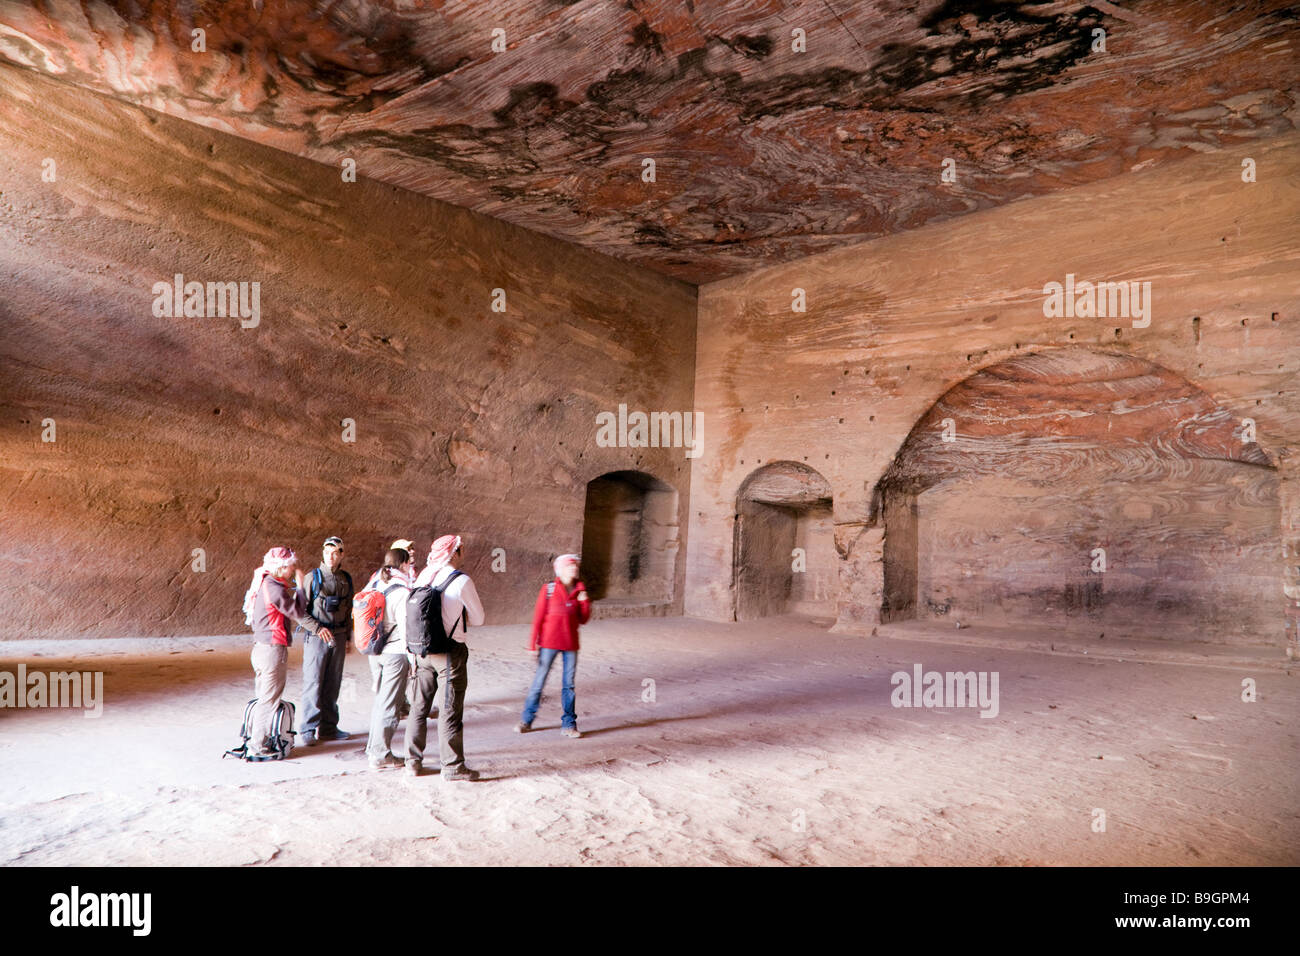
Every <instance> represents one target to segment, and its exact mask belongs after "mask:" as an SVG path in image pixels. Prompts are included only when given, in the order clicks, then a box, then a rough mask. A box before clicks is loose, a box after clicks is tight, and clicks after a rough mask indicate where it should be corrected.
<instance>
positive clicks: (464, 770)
mask: <svg viewBox="0 0 1300 956" xmlns="http://www.w3.org/2000/svg"><path fill="white" fill-rule="evenodd" d="M442 779H443V780H451V781H457V780H477V779H478V771H477V770H470V769H469V767H456V768H455V769H453V770H447V769H445V768H444V769H443V771H442Z"/></svg>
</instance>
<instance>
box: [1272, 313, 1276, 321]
mask: <svg viewBox="0 0 1300 956" xmlns="http://www.w3.org/2000/svg"><path fill="white" fill-rule="evenodd" d="M1273 321H1274V322H1276V321H1277V313H1276V312H1274V313H1273Z"/></svg>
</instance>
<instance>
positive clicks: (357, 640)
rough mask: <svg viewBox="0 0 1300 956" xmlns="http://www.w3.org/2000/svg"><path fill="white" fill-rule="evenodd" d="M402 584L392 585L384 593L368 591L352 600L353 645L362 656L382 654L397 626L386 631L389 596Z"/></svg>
mask: <svg viewBox="0 0 1300 956" xmlns="http://www.w3.org/2000/svg"><path fill="white" fill-rule="evenodd" d="M401 586H402V585H401V583H400V582H399V583H397V584H391V585H389V586H388V587H387V588H386V589H385V590H383V591H375V590H370V589H367V590H365V591H362V592H361V593H360V594H358V595H357V596H356V597H354V598H353V599H352V645H353V646H354V647H355V648H356V649H357V650H359V651H360V652H361V653H362V654H370V655H375V654H380V653H382V652H383V650H384V645H385V644H387V643H388V638H389V637H390V636H392V633H393V631H395V630H397V625H395V624H394V625H393V627H392V628H391V629H390V630H387V631H386V630H384V611H385V610H386V609H387V607H388V594H389V592H390V591H392V590H393V589H394V588H400V587H401Z"/></svg>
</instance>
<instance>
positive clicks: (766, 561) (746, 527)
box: [734, 461, 839, 621]
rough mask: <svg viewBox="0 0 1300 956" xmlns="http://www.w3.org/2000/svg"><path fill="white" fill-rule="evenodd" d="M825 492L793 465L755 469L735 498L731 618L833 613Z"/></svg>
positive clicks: (813, 475)
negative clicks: (733, 590)
mask: <svg viewBox="0 0 1300 956" xmlns="http://www.w3.org/2000/svg"><path fill="white" fill-rule="evenodd" d="M831 500H832V498H831V486H830V483H829V482H828V481H827V480H826V479H825V478H824V477H822V475H821V474H820V473H818V472H817V471H815V470H814V469H812V468H809V467H808V466H807V465H802V464H799V463H798V462H794V461H776V462H771V463H769V464H766V465H764V466H763V467H761V468H759V469H757V470H756V471H754V472H753V473H752V474H750V476H749V477H748V478H746V479H745V481H744V483H743V484H742V485H741V486H740V491H739V493H738V494H737V495H736V531H735V535H736V541H735V552H734V553H735V589H736V620H738V621H751V620H754V619H756V618H760V617H772V616H774V615H778V614H801V615H805V616H808V617H814V618H833V617H834V615H835V582H836V573H837V571H836V569H837V567H838V564H839V562H838V559H837V557H836V554H835V540H834V526H833V523H832V518H831Z"/></svg>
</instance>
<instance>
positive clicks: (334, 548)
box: [298, 536, 353, 747]
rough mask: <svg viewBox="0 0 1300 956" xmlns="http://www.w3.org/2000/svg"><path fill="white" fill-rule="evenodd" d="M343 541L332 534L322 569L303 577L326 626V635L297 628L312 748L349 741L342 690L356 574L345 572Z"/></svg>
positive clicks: (316, 615)
mask: <svg viewBox="0 0 1300 956" xmlns="http://www.w3.org/2000/svg"><path fill="white" fill-rule="evenodd" d="M342 565H343V539H342V538H339V537H336V536H335V537H329V538H326V539H325V546H324V548H323V549H322V550H321V563H320V567H319V568H316V569H315V570H314V571H312V572H311V576H310V577H308V578H305V579H304V578H303V576H302V572H299V573H298V587H299V588H302V589H304V593H305V595H306V598H307V601H308V604H307V612H308V613H309V614H310V615H311V616H312V619H313V620H314V621H315V622H316V623H318V624H321V625H323V626H324V628H325V629H326V630H325V631H324V633H328V634H329V635H330V637H329V639H324V638H322V637H320V636H318V635H317V634H315V633H309V632H307V631H305V630H303V629H302V628H301V627H299V631H298V633H299V639H300V640H301V641H302V709H303V721H302V731H301V734H302V742H303V744H304V745H305V746H307V747H314V746H316V744H317V743H319V742H320V741H322V740H347V739H348V738H349V737H351V736H352V735H351V734H349V733H347V732H346V731H343V730H340V729H339V689H340V688H341V687H342V686H343V660H344V655H345V654H346V653H347V649H348V636H349V633H350V632H351V630H352V593H353V587H352V576H351V575H350V574H348V572H346V571H344V570H343V567H342Z"/></svg>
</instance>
